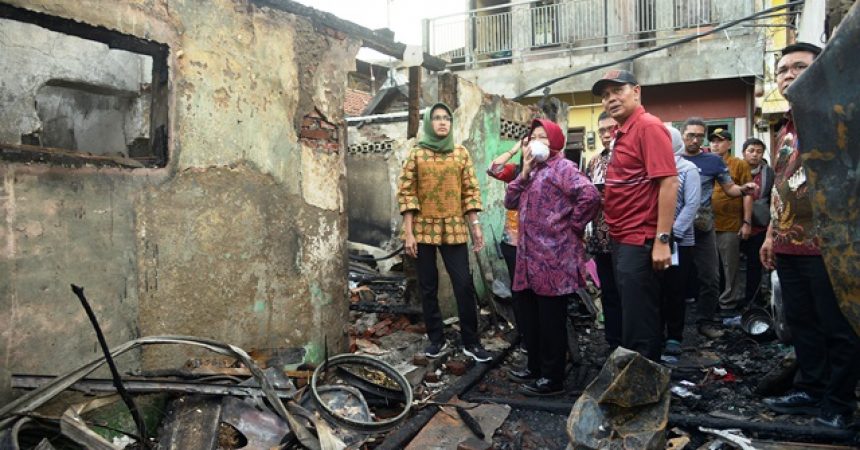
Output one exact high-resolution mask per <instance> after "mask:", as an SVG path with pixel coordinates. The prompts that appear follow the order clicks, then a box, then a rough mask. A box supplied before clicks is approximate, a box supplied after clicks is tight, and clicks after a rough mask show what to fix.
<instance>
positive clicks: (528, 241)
mask: <svg viewBox="0 0 860 450" xmlns="http://www.w3.org/2000/svg"><path fill="white" fill-rule="evenodd" d="M547 147H549V152H546V151H545V150H546V148H547ZM562 148H564V133H562V131H561V128H559V126H558V125H556V124H555V123H553V122H552V121H550V120H547V119H535V120H534V121H533V122H532V126H531V130H530V132H529V143H528V146H526V148H525V149H524V150H523V167H522V171H521V173H520V176H519V177H517V179H516V180H514V181H512V182H511V183H510V184H509V185H508V190H507V194H506V195H505V208H508V209H516V210H517V211H519V237H518V238H519V240H518V242H517V261H516V273H515V274H514V281H513V290H514V291H516V292H518V294H519V297H520V302H522V316H523V322H524V324H523V325H524V328H525V330H524V331H525V337H526V349H527V350H528V365H527V367H526V368H525V369H522V370H512V371H511V372H510V374H509V377H510V378H511V379H512V380H514V381H517V382H521V383H524V385H523V387H522V392H523V394H526V395H556V394H561V393H563V392H564V367H565V358H566V355H567V351H566V350H567V322H566V320H567V297H568V296H569V295H570V294H572V293H574V292H575V291H576V290H577V289H578V288H580V287H582V286H584V285H585V259H586V258H585V244H584V243H583V240H582V236H583V233H584V230H585V225H586V224H587V223H588V222H590V221H591V220H592V219H594V216H595V214H596V212H597V209H598V206H599V203H600V194H599V193H598V191H597V188H595V187H594V185H592V184H591V182H590V181H589V180H588V178H586V177H585V175H583V174H582V173H580V172H579V169H578V168H577V167H576V164H575V163H573V162H571V161H570V160H568V159H565V157H564V155H563V154H561V153H560V151H561V150H562ZM547 153H548V155H547Z"/></svg>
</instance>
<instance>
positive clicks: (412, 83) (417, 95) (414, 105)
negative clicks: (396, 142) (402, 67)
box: [406, 66, 421, 139]
mask: <svg viewBox="0 0 860 450" xmlns="http://www.w3.org/2000/svg"><path fill="white" fill-rule="evenodd" d="M420 109H421V67H420V66H412V67H410V68H409V125H408V126H407V128H406V138H407V139H412V138H414V137H415V136H417V135H418V122H419V121H420V120H421V117H420V116H419V110H420Z"/></svg>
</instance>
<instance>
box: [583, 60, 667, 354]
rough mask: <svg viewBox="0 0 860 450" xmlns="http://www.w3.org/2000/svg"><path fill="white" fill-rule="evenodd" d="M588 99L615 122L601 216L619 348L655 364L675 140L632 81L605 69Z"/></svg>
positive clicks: (627, 74) (659, 340)
mask: <svg viewBox="0 0 860 450" xmlns="http://www.w3.org/2000/svg"><path fill="white" fill-rule="evenodd" d="M591 92H592V93H593V94H594V95H596V96H598V97H601V98H602V102H603V108H604V109H605V110H606V112H607V113H609V115H610V116H611V117H612V118H613V119H615V121H616V122H618V126H617V127H616V128H615V132H614V141H613V143H612V149H611V152H612V155H611V157H610V160H609V164H608V165H607V167H606V179H605V188H604V205H603V207H604V209H603V212H604V215H605V218H606V223H607V224H608V225H609V235H610V236H611V238H612V241H613V242H612V260H613V264H614V266H615V275H616V276H615V279H616V282H617V288H618V293H619V295H620V297H621V310H622V311H623V312H622V317H621V345H622V346H623V347H626V348H628V349H631V350H634V351H637V352H639V353H640V354H642V355H643V356H645V357H647V358H649V359H651V360H653V361H659V360H660V353H661V351H662V347H663V319H662V316H661V312H660V306H661V295H660V281H659V279H658V276H657V274H658V273H660V272H662V271H664V270H666V269H668V268H669V266H670V265H671V260H672V255H671V248H670V242H671V233H672V223H673V220H674V216H675V200H676V197H677V194H678V171H677V169H676V167H675V157H674V153H673V152H672V139H671V137H670V136H669V131H668V130H666V127H665V126H664V125H663V122H662V121H661V120H660V119H659V118H657V117H655V116H653V115H651V114H648V113H647V112H645V108H643V107H642V96H641V94H642V91H641V87H640V86H639V83H638V82H637V81H636V77H634V76H633V74H632V73H630V72H628V71H626V70H617V69H614V70H610V71H608V72H606V74H605V75H604V76H603V78H601V79H600V80H598V81H597V82H596V83H594V86H592V88H591Z"/></svg>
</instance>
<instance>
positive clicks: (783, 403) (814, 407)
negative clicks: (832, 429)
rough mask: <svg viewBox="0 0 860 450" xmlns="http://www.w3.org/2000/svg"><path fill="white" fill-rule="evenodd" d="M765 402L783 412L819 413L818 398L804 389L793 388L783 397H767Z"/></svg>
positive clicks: (772, 408) (775, 409) (766, 404)
mask: <svg viewBox="0 0 860 450" xmlns="http://www.w3.org/2000/svg"><path fill="white" fill-rule="evenodd" d="M763 402H764V405H765V406H767V407H768V408H770V409H771V410H773V411H776V412H778V413H781V414H809V415H817V414H818V399H817V398H815V397H813V396H811V395H809V393H807V392H804V391H798V390H792V391H790V392H789V393H788V394H785V395H783V396H781V397H767V398H765V399H764V400H763Z"/></svg>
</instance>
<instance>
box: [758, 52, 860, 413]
mask: <svg viewBox="0 0 860 450" xmlns="http://www.w3.org/2000/svg"><path fill="white" fill-rule="evenodd" d="M819 53H821V49H820V48H818V47H816V46H814V45H811V44H806V43H798V44H793V45H789V46H788V47H786V48H784V49H783V50H782V57H781V58H780V60H779V62H778V63H777V66H776V82H777V88H778V89H779V93H780V94H783V95H784V93H785V90H786V89H787V88H788V87H789V86H790V85H791V84H792V82H793V81H794V80H795V79H796V78H797V77H798V76H800V74H801V73H803V71H805V70H806V68H807V67H809V66H810V65H811V64H812V63H813V61H814V60H815V58H816V56H818V54H819ZM786 119H787V122H786V123H785V126H784V127H783V128H782V130H781V131H780V133H779V134H778V136H777V140H776V142H777V146H778V148H777V149H775V152H774V155H773V156H772V160H773V161H774V172H775V173H776V177H775V179H774V185H773V189H772V190H771V211H773V214H772V217H771V222H770V226H769V227H768V230H767V237H766V238H765V241H764V244H762V247H761V250H760V251H759V255H760V256H761V262H762V265H763V266H765V267H767V268H768V269H774V268H776V271H777V273H778V274H779V280H780V283H781V285H782V301H783V304H784V307H785V318H786V321H787V322H788V325H789V327H790V328H791V334H792V343H793V344H794V350H795V352H796V353H797V366H798V371H797V375H796V376H795V379H794V389H792V390H791V391H790V392H788V393H787V394H786V395H783V396H781V397H769V398H766V399H765V400H764V403H765V405H767V406H768V407H769V408H770V409H773V410H774V411H777V412H781V413H785V414H817V417H816V419H815V420H816V422H817V423H818V424H821V425H825V426H829V427H834V428H845V427H847V426H848V425H849V422H850V420H851V416H852V415H853V413H854V409H855V398H854V389H855V387H856V386H857V380H858V378H860V339H858V337H857V334H856V333H854V330H853V328H852V327H851V325H850V324H849V323H848V321H847V320H846V319H845V316H844V315H843V314H842V311H841V310H840V309H839V305H838V304H837V300H836V294H834V292H833V286H832V284H831V282H830V277H829V276H828V275H827V269H826V267H825V266H824V259H823V258H822V257H821V251H820V249H819V241H818V236H817V235H816V234H815V228H814V223H813V216H812V214H813V211H812V202H811V201H810V198H809V196H810V192H809V186H808V185H807V183H806V171H805V170H804V168H803V163H802V159H801V158H800V152H799V151H798V148H799V145H801V144H800V143H802V142H803V136H797V131H796V129H795V126H794V121H793V118H792V116H791V112H790V111H789V112H788V113H786Z"/></svg>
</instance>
